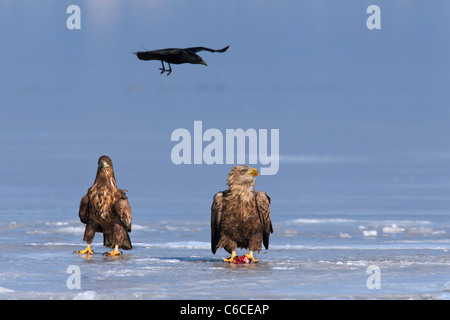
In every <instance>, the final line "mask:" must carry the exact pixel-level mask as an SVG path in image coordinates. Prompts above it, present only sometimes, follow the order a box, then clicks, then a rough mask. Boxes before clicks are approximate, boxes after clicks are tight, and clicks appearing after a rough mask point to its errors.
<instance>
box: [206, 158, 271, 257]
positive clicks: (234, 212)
mask: <svg viewBox="0 0 450 320" xmlns="http://www.w3.org/2000/svg"><path fill="white" fill-rule="evenodd" d="M258 175H259V174H258V170H256V169H255V168H252V167H250V166H247V165H243V166H236V167H234V168H233V169H231V171H230V173H229V174H228V179H227V185H228V189H227V190H225V191H222V192H218V193H216V194H215V196H214V199H213V203H212V206H211V251H212V252H213V253H214V254H215V253H216V251H217V249H220V248H224V249H225V250H226V251H227V252H228V253H231V257H230V258H228V259H223V261H224V262H233V260H234V259H236V258H237V255H236V249H237V248H242V249H248V250H249V253H248V254H247V253H246V254H245V256H246V257H247V258H248V259H249V260H250V261H253V262H258V261H259V260H256V259H255V258H254V256H253V252H254V251H258V252H259V251H260V250H261V246H262V244H264V247H265V248H266V250H267V249H269V236H270V234H271V233H272V232H273V229H272V222H271V220H270V197H269V195H268V194H267V193H265V192H261V191H257V190H255V177H257V176H258Z"/></svg>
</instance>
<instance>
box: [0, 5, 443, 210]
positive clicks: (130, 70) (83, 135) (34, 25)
mask: <svg viewBox="0 0 450 320" xmlns="http://www.w3.org/2000/svg"><path fill="white" fill-rule="evenodd" d="M71 4H77V5H78V6H79V7H80V9H81V30H68V29H67V27H66V20H67V18H68V17H69V14H67V13H66V9H67V7H68V6H69V5H71ZM372 4H375V5H378V6H379V7H380V8H381V29H380V30H369V29H368V28H367V27H366V20H367V18H368V17H369V14H367V13H366V9H367V7H368V6H369V5H372ZM449 18H450V2H448V1H406V0H403V1H356V0H355V1H332V0H330V1H312V0H311V1H226V2H224V1H223V2H218V1H206V0H197V1H195V0H189V1H180V0H176V1H137V0H135V1H123V0H107V1H106V0H103V1H100V0H96V1H76V3H75V1H51V0H47V1H39V2H38V1H31V0H29V1H26V0H24V1H5V0H3V1H0V39H1V50H0V57H1V59H0V70H1V76H0V86H1V94H0V149H1V153H0V163H1V166H0V176H1V177H2V181H3V182H0V184H2V188H4V189H5V190H10V189H9V188H11V186H14V185H15V186H17V187H18V188H19V189H20V187H22V186H24V185H31V186H43V187H47V188H50V186H62V187H61V188H60V189H59V190H60V192H64V191H62V190H67V193H68V194H72V193H75V195H74V198H77V199H78V198H79V197H81V195H82V193H83V192H85V189H87V188H88V187H89V186H90V184H91V183H92V181H93V179H94V175H95V166H96V160H97V158H98V157H99V156H100V155H102V154H109V155H110V156H111V157H112V159H113V162H114V163H115V166H116V170H118V173H117V174H116V175H117V178H118V183H119V186H123V187H124V188H128V189H130V190H133V189H134V190H135V196H136V190H139V191H138V193H139V192H141V193H140V194H138V195H139V196H141V197H144V196H145V195H148V194H154V195H160V194H166V193H167V192H168V190H170V191H171V192H174V193H179V192H182V191H186V192H187V193H189V192H191V193H195V192H196V191H195V190H206V191H209V190H212V192H213V191H216V190H219V189H221V188H224V187H225V178H226V174H227V172H228V170H229V169H230V166H226V165H213V166H206V165H199V166H194V165H191V166H183V165H181V166H175V165H174V164H173V163H172V162H171V159H170V152H171V149H172V147H173V146H174V145H175V143H173V142H171V141H170V135H171V133H172V131H173V130H175V129H177V128H187V129H188V130H193V122H194V120H202V121H203V126H204V128H205V129H207V128H217V129H219V130H222V131H223V132H224V131H225V129H227V128H231V129H236V128H243V129H248V128H255V129H279V130H280V154H281V156H286V157H287V158H285V159H289V161H286V162H284V163H283V162H281V163H280V171H279V173H278V174H277V175H276V176H274V177H268V176H265V177H260V178H258V179H259V180H258V183H259V185H260V186H261V188H263V189H266V190H267V189H269V191H270V190H271V191H272V193H277V192H279V193H282V192H284V193H285V192H286V190H287V189H292V190H295V189H297V188H300V187H302V188H305V189H307V186H305V185H304V184H303V182H302V181H304V180H302V179H304V178H305V177H309V175H312V174H313V173H312V171H311V170H310V168H309V167H308V164H306V167H305V165H303V164H304V162H305V159H306V163H308V161H309V160H311V162H314V159H316V160H318V163H319V165H320V163H322V162H323V163H328V161H330V162H331V163H333V162H332V161H334V160H336V161H337V162H339V160H340V159H350V160H351V159H353V160H355V161H362V162H363V163H364V161H367V162H368V163H373V162H380V161H385V160H386V161H387V160H392V159H394V160H392V161H399V162H400V163H401V162H402V161H421V159H428V160H427V161H429V159H430V158H431V159H435V158H436V159H438V160H436V161H439V163H441V164H442V163H443V162H445V161H448V160H450V139H449V137H450V136H449V133H450V132H449V128H450V126H449V125H448V123H449V120H450V107H449V103H448V101H449V98H450V90H449V84H450V81H449V80H450V79H449V77H450V63H449V58H450V19H449ZM226 45H230V49H229V50H228V51H227V52H226V53H209V52H202V53H201V54H200V55H201V56H202V57H203V59H204V60H205V61H206V62H207V63H208V67H205V66H202V65H188V64H184V65H174V66H173V73H172V74H171V75H170V76H169V77H166V76H165V75H160V74H159V70H158V68H159V67H160V63H159V62H158V61H149V62H144V61H139V60H138V59H136V57H135V56H134V55H133V54H132V53H133V52H134V51H137V50H142V49H147V50H151V49H159V48H166V47H190V46H207V47H212V48H217V49H218V48H222V47H224V46H226ZM308 159H309V160H308ZM396 159H397V160H396ZM398 159H400V160H398ZM371 161H372V162H371ZM349 163H352V162H351V161H350V162H349ZM371 166H374V165H373V164H372V165H371ZM350 167H351V166H350ZM369 167H370V166H369ZM369 167H367V168H369ZM119 168H120V169H119ZM370 168H371V169H366V170H365V171H364V170H363V169H361V170H362V172H363V174H364V173H367V172H369V171H370V170H372V167H370ZM69 169H70V170H69ZM317 170H318V172H319V173H321V172H322V171H320V170H322V168H321V169H317ZM325 170H330V171H332V170H331V169H329V168H325ZM346 170H347V171H346V173H347V174H346V176H357V175H359V174H361V173H360V172H356V171H355V172H353V171H352V170H353V169H346ZM313 172H314V173H316V172H315V171H313ZM445 174H447V176H448V174H449V172H448V171H446V172H445ZM311 179H312V178H311ZM180 181H181V182H180ZM346 181H347V182H348V183H349V184H351V183H352V181H351V179H350V180H346V179H345V178H344V177H343V178H342V180H341V182H342V183H343V184H345V183H346ZM69 186H70V187H69ZM283 186H284V187H283ZM288 187H289V188H288ZM78 190H79V194H76V192H78ZM5 192H10V191H5ZM212 192H210V193H211V194H209V193H208V197H212V195H213V193H212ZM131 194H132V193H131ZM208 201H209V198H208Z"/></svg>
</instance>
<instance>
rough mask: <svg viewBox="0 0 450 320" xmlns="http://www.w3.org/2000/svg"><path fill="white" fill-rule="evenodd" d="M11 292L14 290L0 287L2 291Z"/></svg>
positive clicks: (0, 291)
mask: <svg viewBox="0 0 450 320" xmlns="http://www.w3.org/2000/svg"><path fill="white" fill-rule="evenodd" d="M9 292H14V290H12V289H8V288H4V287H0V293H9Z"/></svg>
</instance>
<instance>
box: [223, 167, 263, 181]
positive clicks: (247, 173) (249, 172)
mask: <svg viewBox="0 0 450 320" xmlns="http://www.w3.org/2000/svg"><path fill="white" fill-rule="evenodd" d="M257 176H259V174H258V170H256V169H255V168H252V167H250V166H247V165H243V166H236V167H233V169H231V171H230V173H229V174H228V179H227V185H229V186H232V185H244V186H253V185H255V177H257Z"/></svg>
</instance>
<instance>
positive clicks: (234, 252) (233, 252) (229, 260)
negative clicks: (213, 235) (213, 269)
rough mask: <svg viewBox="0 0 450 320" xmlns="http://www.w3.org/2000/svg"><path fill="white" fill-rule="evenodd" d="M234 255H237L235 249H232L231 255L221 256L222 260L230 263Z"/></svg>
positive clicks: (234, 257)
mask: <svg viewBox="0 0 450 320" xmlns="http://www.w3.org/2000/svg"><path fill="white" fill-rule="evenodd" d="M236 257H237V254H236V251H232V252H231V257H229V258H228V259H226V258H223V262H228V263H231V262H233V261H234V259H236Z"/></svg>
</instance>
